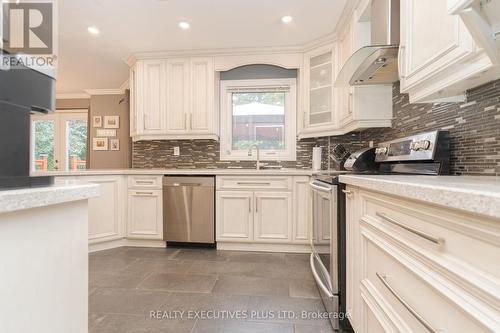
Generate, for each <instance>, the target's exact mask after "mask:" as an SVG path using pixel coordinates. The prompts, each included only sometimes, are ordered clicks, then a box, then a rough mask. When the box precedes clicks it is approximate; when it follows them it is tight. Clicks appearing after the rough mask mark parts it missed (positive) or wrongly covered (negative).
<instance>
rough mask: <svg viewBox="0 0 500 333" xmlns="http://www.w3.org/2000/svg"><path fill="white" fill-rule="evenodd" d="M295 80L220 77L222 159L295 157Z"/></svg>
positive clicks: (291, 158)
mask: <svg viewBox="0 0 500 333" xmlns="http://www.w3.org/2000/svg"><path fill="white" fill-rule="evenodd" d="M296 104H297V102H296V80H295V79H261V80H227V81H221V103H220V105H221V140H220V141H221V156H220V157H221V160H254V159H255V155H254V156H248V150H249V148H250V147H251V146H252V145H254V144H256V145H258V147H259V150H260V155H261V159H262V160H268V161H279V160H283V161H294V160H295V159H296V151H295V149H296V142H295V117H296Z"/></svg>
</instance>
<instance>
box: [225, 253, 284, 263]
mask: <svg viewBox="0 0 500 333" xmlns="http://www.w3.org/2000/svg"><path fill="white" fill-rule="evenodd" d="M227 260H228V261H238V262H254V263H273V264H284V263H285V254H284V253H274V252H231V253H229V254H228V256H227Z"/></svg>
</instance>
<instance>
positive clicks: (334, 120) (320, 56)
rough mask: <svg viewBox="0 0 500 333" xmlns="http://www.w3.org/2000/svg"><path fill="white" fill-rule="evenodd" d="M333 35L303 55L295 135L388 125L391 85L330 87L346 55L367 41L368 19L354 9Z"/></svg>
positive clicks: (316, 134)
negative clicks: (331, 39) (299, 116)
mask: <svg viewBox="0 0 500 333" xmlns="http://www.w3.org/2000/svg"><path fill="white" fill-rule="evenodd" d="M337 36H338V38H337V40H336V42H335V43H333V44H330V45H325V46H321V47H318V48H315V49H313V50H310V51H308V52H306V53H305V54H304V66H303V75H302V76H301V78H302V82H303V83H302V96H303V102H302V104H303V106H302V110H303V114H302V117H303V118H302V119H299V123H301V124H302V126H301V127H300V130H299V138H308V137H318V136H329V135H343V134H346V133H348V132H351V131H354V130H359V129H363V128H370V127H390V126H391V119H392V86H391V85H377V86H356V87H350V86H345V87H335V88H334V82H335V79H336V77H337V74H338V73H339V72H340V70H341V69H342V66H343V65H344V64H345V63H346V62H347V60H348V59H349V57H350V56H351V55H352V54H353V53H354V52H355V51H357V50H358V49H359V48H361V47H363V46H366V45H368V44H369V43H370V29H369V22H368V21H366V19H364V21H363V20H362V19H361V18H360V15H359V14H358V12H357V11H356V10H355V11H354V12H353V13H352V17H351V18H350V19H349V20H346V24H345V25H344V26H343V27H342V29H339V31H338V32H337Z"/></svg>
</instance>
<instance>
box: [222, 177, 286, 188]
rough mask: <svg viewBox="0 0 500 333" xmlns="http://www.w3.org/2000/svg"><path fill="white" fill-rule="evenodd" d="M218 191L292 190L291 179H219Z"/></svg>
mask: <svg viewBox="0 0 500 333" xmlns="http://www.w3.org/2000/svg"><path fill="white" fill-rule="evenodd" d="M217 189H218V190H240V189H246V190H248V189H258V190H259V191H262V190H291V189H292V179H291V177H260V176H259V177H217Z"/></svg>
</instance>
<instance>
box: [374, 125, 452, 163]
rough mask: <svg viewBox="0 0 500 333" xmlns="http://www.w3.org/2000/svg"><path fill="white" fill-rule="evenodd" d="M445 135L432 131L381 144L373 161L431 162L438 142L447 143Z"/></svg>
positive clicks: (444, 132) (445, 133) (442, 132)
mask: <svg viewBox="0 0 500 333" xmlns="http://www.w3.org/2000/svg"><path fill="white" fill-rule="evenodd" d="M447 134H448V133H447V132H446V131H433V132H427V133H421V134H417V135H413V136H409V137H406V138H401V139H396V140H392V141H386V142H382V143H380V144H379V145H378V147H377V148H376V149H375V161H377V162H391V161H394V162H395V161H426V160H427V161H432V160H434V159H435V157H436V151H437V150H438V148H439V147H440V142H441V141H443V140H444V141H447V140H446V139H447Z"/></svg>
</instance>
